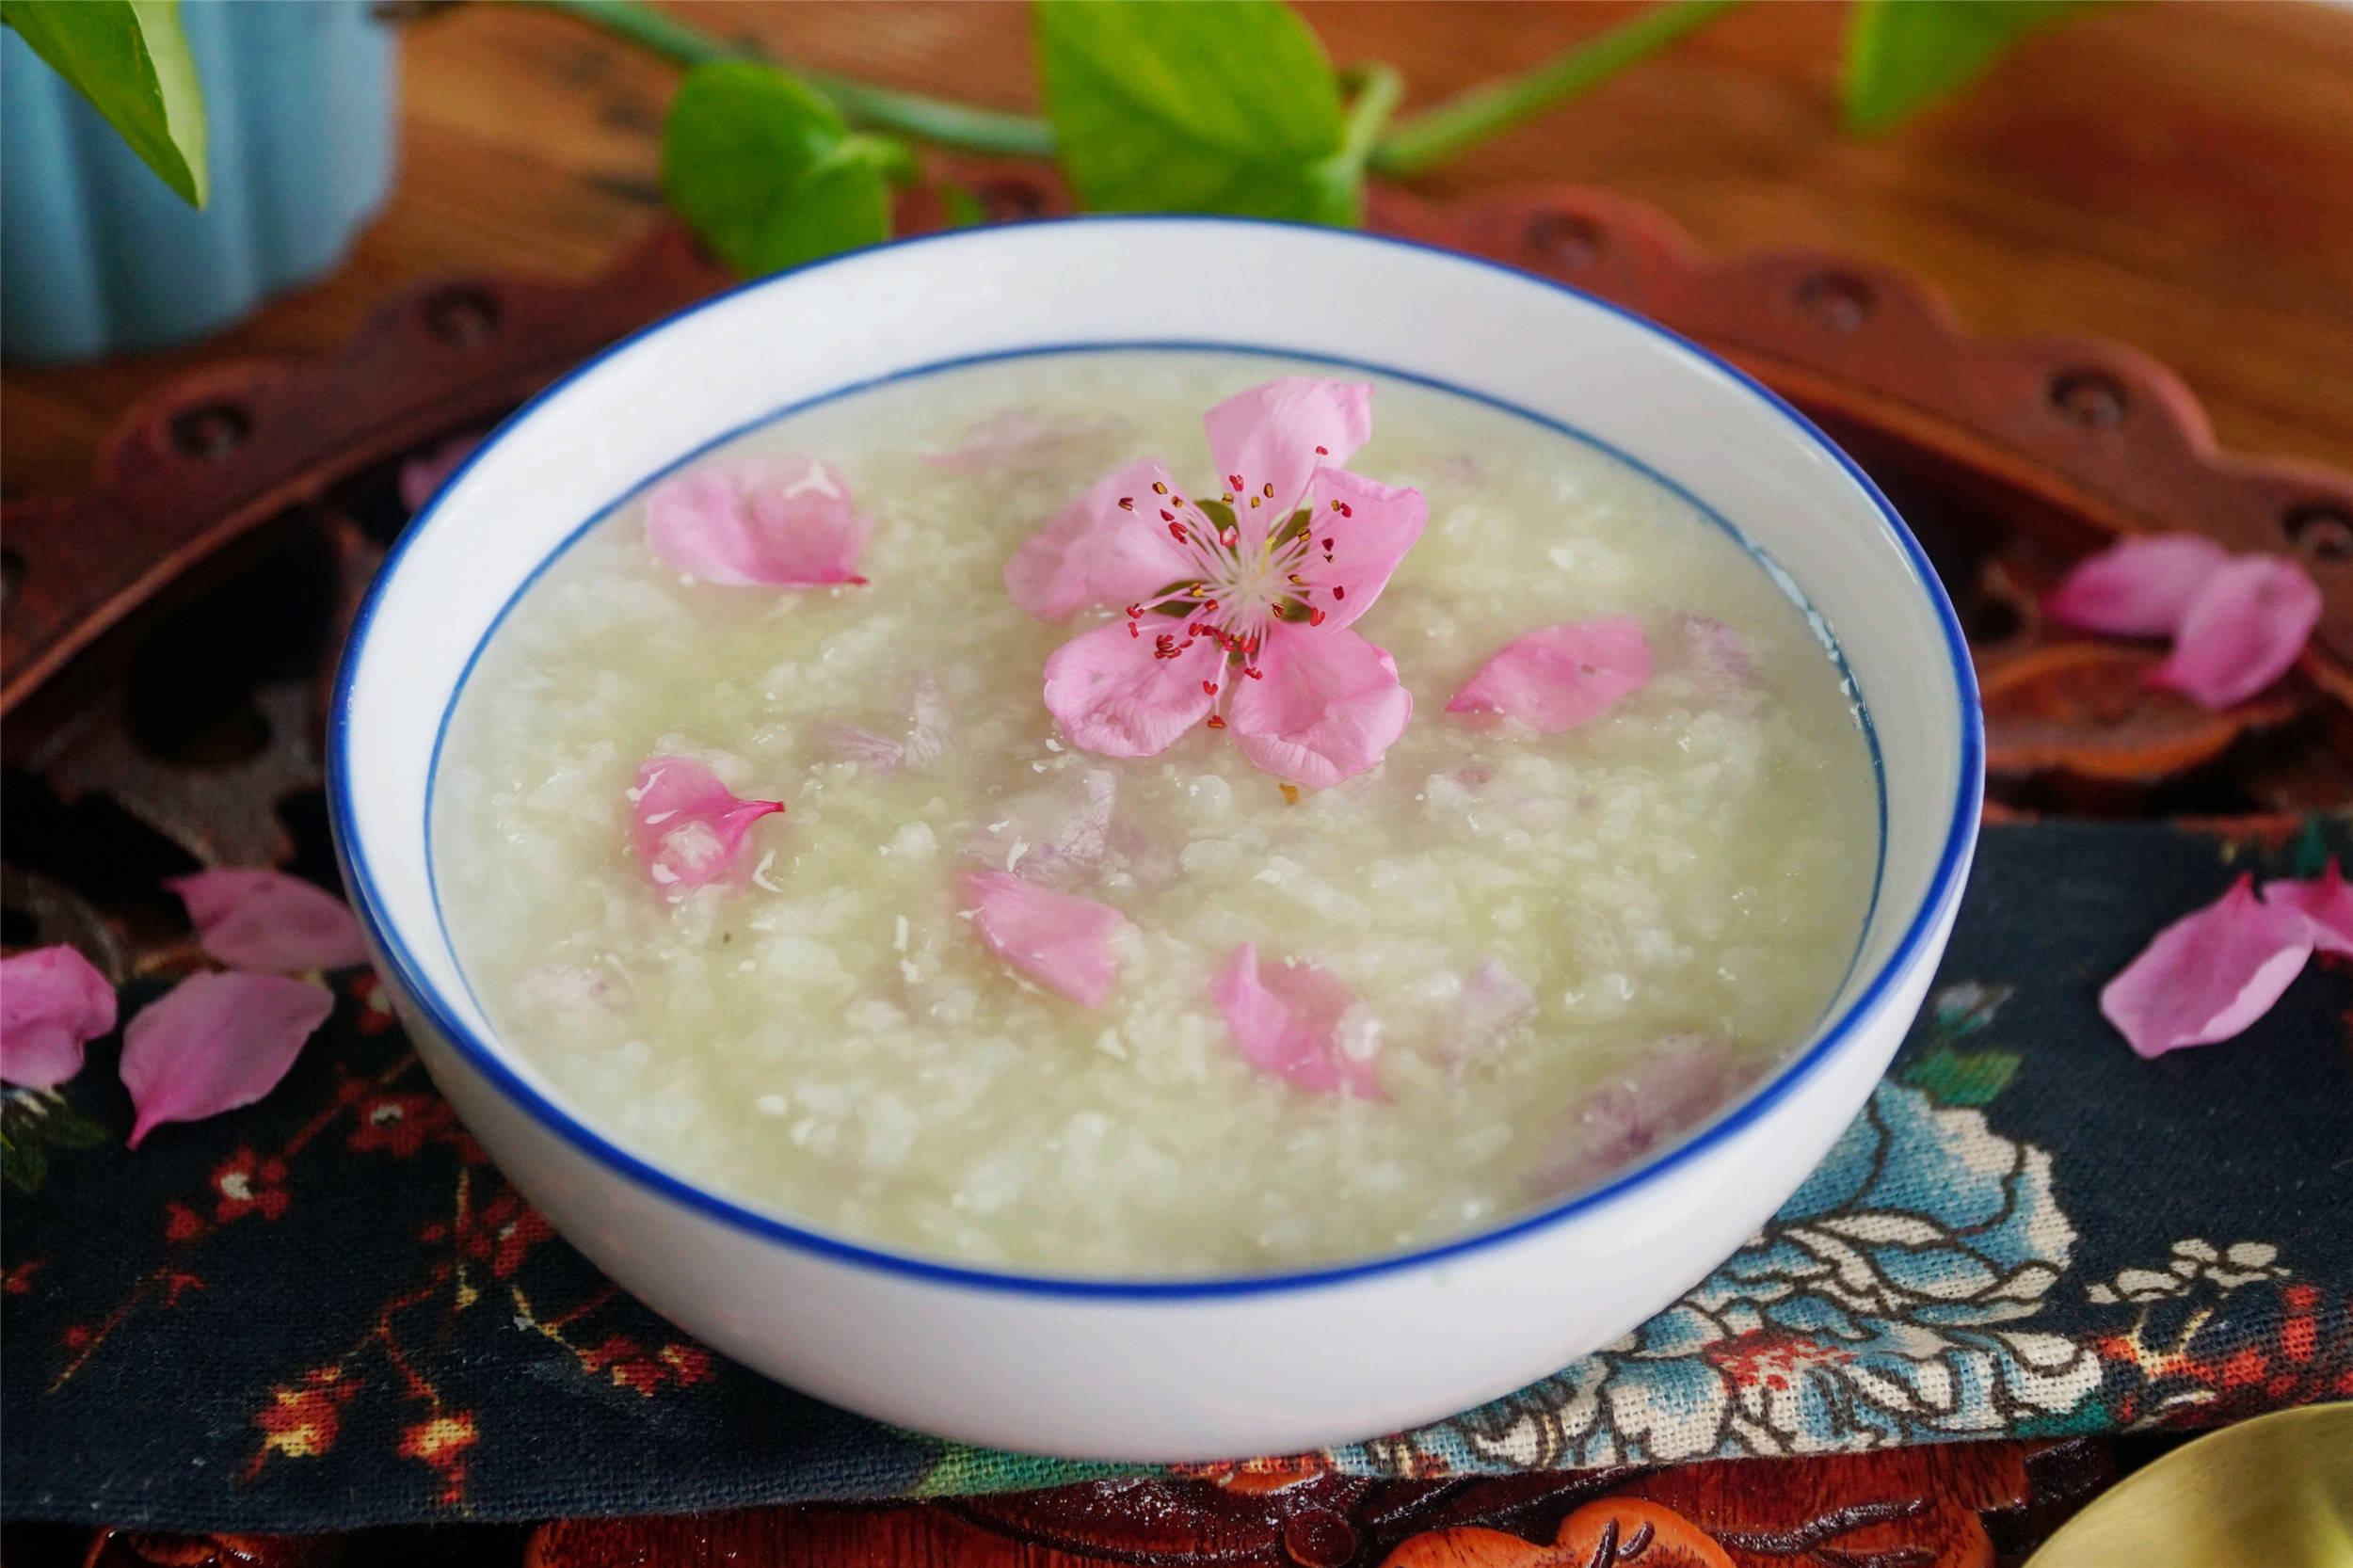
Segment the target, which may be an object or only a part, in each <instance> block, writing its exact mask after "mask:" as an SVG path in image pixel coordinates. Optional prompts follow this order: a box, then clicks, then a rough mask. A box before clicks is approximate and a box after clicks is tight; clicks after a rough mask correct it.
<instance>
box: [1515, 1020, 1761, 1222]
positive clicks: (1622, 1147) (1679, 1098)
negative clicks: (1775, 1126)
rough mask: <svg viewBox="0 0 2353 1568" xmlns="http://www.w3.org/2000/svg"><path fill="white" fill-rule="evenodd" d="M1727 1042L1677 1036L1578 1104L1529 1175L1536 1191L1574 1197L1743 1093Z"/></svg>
mask: <svg viewBox="0 0 2353 1568" xmlns="http://www.w3.org/2000/svg"><path fill="white" fill-rule="evenodd" d="M1735 1087H1737V1074H1736V1073H1735V1072H1734V1071H1733V1067H1732V1063H1731V1059H1730V1057H1729V1056H1728V1055H1727V1054H1726V1052H1725V1050H1724V1048H1723V1045H1722V1043H1721V1042H1720V1041H1717V1040H1713V1039H1710V1038H1708V1037H1707V1036H1705V1035H1702V1034H1671V1035H1668V1036H1667V1037H1666V1038H1665V1039H1662V1040H1659V1041H1657V1043H1656V1044H1655V1045H1653V1046H1652V1047H1651V1048H1650V1049H1649V1051H1648V1052H1647V1053H1646V1054H1645V1056H1644V1057H1643V1059H1642V1060H1641V1062H1640V1063H1639V1064H1636V1065H1635V1067H1634V1068H1633V1069H1632V1071H1630V1072H1629V1073H1628V1074H1627V1075H1626V1076H1625V1077H1623V1078H1621V1079H1619V1080H1616V1081H1615V1082H1612V1083H1607V1084H1604V1085H1603V1086H1602V1087H1601V1088H1599V1089H1596V1090H1594V1091H1593V1093H1592V1094H1590V1095H1587V1096H1585V1097H1584V1098H1583V1099H1581V1100H1579V1101H1578V1102H1577V1105H1576V1106H1575V1107H1574V1108H1573V1109H1572V1110H1571V1112H1570V1113H1569V1118H1568V1120H1567V1121H1566V1122H1565V1123H1564V1124H1563V1125H1562V1126H1561V1128H1560V1130H1558V1131H1557V1132H1555V1133H1554V1134H1553V1136H1552V1139H1551V1141H1550V1142H1549V1143H1548V1144H1546V1145H1545V1151H1544V1153H1543V1154H1542V1155H1541V1156H1540V1157H1539V1158H1538V1160H1537V1162H1536V1165H1535V1168H1534V1169H1533V1170H1532V1171H1530V1172H1529V1187H1530V1188H1531V1189H1532V1190H1534V1191H1538V1192H1545V1193H1562V1192H1571V1191H1573V1190H1575V1189H1577V1188H1578V1187H1582V1186H1584V1185H1585V1184H1586V1183H1588V1182H1591V1181H1593V1180H1595V1179H1596V1178H1598V1177H1600V1176H1607V1175H1608V1174H1609V1173H1610V1172H1611V1171H1614V1170H1616V1169H1618V1168H1619V1167H1620V1166H1622V1165H1625V1164H1626V1163H1627V1162H1628V1161H1630V1160H1634V1159H1636V1158H1637V1157H1639V1156H1641V1155H1642V1154H1644V1153H1646V1152H1648V1151H1649V1150H1650V1149H1651V1148H1652V1147H1653V1146H1654V1145H1656V1144H1659V1143H1660V1142H1662V1141H1664V1140H1666V1139H1669V1138H1672V1137H1673V1136H1674V1135H1675V1134H1676V1133H1678V1132H1681V1131H1683V1130H1684V1129H1685V1128H1689V1127H1690V1126H1691V1125H1692V1124H1693V1123H1695V1122H1697V1121H1699V1120H1700V1118H1702V1117H1703V1116H1705V1115H1706V1114H1707V1113H1708V1112H1710V1111H1713V1110H1714V1109H1715V1108H1716V1107H1717V1106H1718V1105H1720V1104H1721V1103H1722V1102H1723V1100H1724V1097H1725V1096H1727V1095H1729V1094H1730V1093H1731V1092H1732V1090H1733V1089H1734V1088H1735Z"/></svg>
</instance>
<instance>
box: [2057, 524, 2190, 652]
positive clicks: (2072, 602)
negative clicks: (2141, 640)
mask: <svg viewBox="0 0 2353 1568" xmlns="http://www.w3.org/2000/svg"><path fill="white" fill-rule="evenodd" d="M2230 559H2231V552H2229V551H2227V550H2225V549H2223V548H2222V546H2220V545H2218V544H2217V543H2216V542H2215V541H2214V540H2212V539H2210V538H2208V537H2206V536H2204V535H2203V534H2153V535H2148V536H2143V537H2139V538H2131V539H2123V540H2120V541H2119V542H2117V543H2116V544H2114V545H2111V546H2109V547H2108V548H2107V549H2105V550H2104V551H2101V552H2099V553H2098V554H2096V555H2087V556H2085V557H2084V558H2083V559H2082V560H2080V561H2078V562H2076V563H2075V565H2074V566H2073V568H2070V569H2069V571H2068V573H2067V575H2066V576H2065V577H2063V578H2061V579H2060V580H2059V585H2058V588H2057V591H2055V592H2054V593H2052V595H2051V596H2050V597H2049V598H2048V599H2045V600H2043V601H2042V613H2043V614H2044V615H2046V616H2050V617H2051V618H2052V619H2053V620H2055V621H2057V622H2058V623H2059V624H2060V625H2062V626H2072V627H2075V628H2077V629H2078V630H2080V631H2085V632H2106V633H2107V634H2108V635H2110V636H2115V637H2169V636H2171V635H2173V629H2174V628H2175V627H2177V626H2179V625H2181V623H2182V616H2184V615H2185V614H2186V613H2187V612H2188V610H2189V605H2190V600H2194V599H2196V598H2197V597H2198V595H2199V592H2200V590H2201V589H2202V588H2204V587H2205V585H2206V583H2207V581H2208V580H2209V579H2210V578H2212V577H2213V576H2214V574H2215V573H2216V572H2217V571H2219V570H2221V569H2222V568H2223V567H2224V565H2225V564H2227V563H2228V562H2229V561H2230Z"/></svg>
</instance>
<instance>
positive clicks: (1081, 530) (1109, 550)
mask: <svg viewBox="0 0 2353 1568" xmlns="http://www.w3.org/2000/svg"><path fill="white" fill-rule="evenodd" d="M1155 485H1162V486H1169V487H1170V488H1174V484H1173V482H1172V481H1171V480H1170V479H1169V476H1168V469H1167V468H1166V466H1165V465H1163V464H1162V463H1160V461H1159V460H1158V459H1157V458H1154V459H1149V460H1146V461H1144V462H1141V463H1130V464H1129V465H1128V467H1126V468H1124V469H1121V470H1120V471H1119V472H1116V473H1113V474H1112V475H1111V476H1109V477H1108V478H1105V479H1103V480H1101V481H1099V482H1098V483H1096V485H1095V486H1094V488H1091V489H1089V490H1088V491H1087V492H1086V494H1084V495H1082V496H1080V498H1079V499H1078V500H1076V501H1074V502H1072V503H1071V504H1069V505H1067V506H1064V508H1063V509H1062V510H1061V511H1060V512H1057V513H1056V514H1055V515H1054V519H1053V520H1052V521H1050V522H1048V524H1047V525H1046V526H1045V527H1043V528H1041V529H1039V530H1038V531H1037V532H1036V533H1034V534H1032V535H1031V536H1029V537H1028V538H1026V539H1024V540H1022V541H1021V547H1020V548H1019V549H1018V550H1016V551H1015V552H1013V559H1012V560H1010V561H1008V562H1006V563H1005V594H1006V597H1007V598H1009V599H1011V600H1013V602H1014V604H1015V605H1016V607H1017V608H1018V609H1019V610H1020V611H1021V613H1022V614H1023V615H1026V616H1033V617H1035V618H1036V619H1038V620H1061V619H1063V618H1064V616H1068V615H1069V614H1071V612H1073V611H1075V610H1077V609H1079V608H1080V607H1081V606H1083V605H1088V604H1126V603H1128V602H1129V601H1130V600H1138V599H1142V598H1144V597H1145V596H1146V595H1150V594H1153V593H1156V592H1158V591H1159V590H1160V589H1161V588H1164V587H1167V586H1168V585H1169V584H1171V583H1175V582H1177V581H1178V580H1179V579H1181V578H1186V577H1190V576H1192V575H1193V557H1192V556H1190V555H1188V554H1187V553H1186V552H1185V550H1184V547H1183V546H1181V545H1179V544H1178V543H1177V541H1176V539H1175V538H1173V537H1171V536H1170V535H1169V533H1168V528H1167V524H1166V523H1164V522H1163V521H1162V520H1160V509H1159V508H1157V507H1155V506H1153V505H1152V504H1151V503H1152V501H1153V499H1154V494H1153V489H1152V487H1153V486H1155ZM1123 500H1124V501H1131V502H1134V503H1135V506H1134V509H1133V510H1129V509H1128V508H1125V507H1122V506H1121V505H1120V502H1122V501H1123Z"/></svg>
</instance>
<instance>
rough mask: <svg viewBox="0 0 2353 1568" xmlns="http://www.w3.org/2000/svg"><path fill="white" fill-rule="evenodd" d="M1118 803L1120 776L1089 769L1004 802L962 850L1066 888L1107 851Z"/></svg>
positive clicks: (977, 827)
mask: <svg viewBox="0 0 2353 1568" xmlns="http://www.w3.org/2000/svg"><path fill="white" fill-rule="evenodd" d="M1118 801H1119V776H1118V775H1116V774H1114V773H1112V771H1111V770H1110V769H1108V768H1089V769H1087V770H1086V771H1085V772H1084V773H1082V774H1080V775H1079V776H1076V777H1069V776H1064V777H1062V778H1058V779H1056V780H1055V781H1054V782H1053V783H1051V784H1046V785H1041V786H1040V787H1039V788H1037V789H1034V790H1026V791H1023V792H1021V793H1020V794H1017V795H1016V796H1014V797H1013V798H1012V799H1010V800H1008V801H1006V802H1005V803H1004V805H1003V806H1002V807H1001V808H999V809H998V810H997V811H996V812H995V813H994V814H993V815H991V816H990V817H989V819H988V820H987V821H985V822H983V823H980V824H975V826H974V828H973V831H972V833H971V834H970V835H969V836H968V839H967V840H966V848H968V850H970V851H971V853H972V854H974V855H976V856H979V857H980V858H982V859H984V860H985V861H987V862H989V863H990V864H991V865H992V866H995V867H998V868H1000V869H1001V870H1004V871H1008V872H1012V873H1013V874H1014V875H1016V876H1018V877H1022V878H1024V879H1026V880H1028V881H1031V882H1038V883H1043V884H1045V885H1046V886H1047V887H1049V888H1067V887H1069V886H1070V885H1072V884H1073V883H1075V882H1077V881H1079V880H1080V878H1081V877H1083V876H1084V875H1085V874H1086V873H1087V872H1089V871H1091V870H1092V869H1093V868H1094V867H1095V866H1096V863H1097V862H1099V861H1100V860H1101V859H1102V858H1103V856H1104V853H1105V852H1106V851H1107V850H1108V849H1109V848H1110V846H1111V827H1112V810H1113V808H1115V807H1116V806H1117V804H1118Z"/></svg>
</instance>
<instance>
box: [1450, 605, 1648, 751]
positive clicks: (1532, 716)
mask: <svg viewBox="0 0 2353 1568" xmlns="http://www.w3.org/2000/svg"><path fill="white" fill-rule="evenodd" d="M1650 675H1651V651H1650V639H1649V638H1648V637H1646V636H1644V635H1643V634H1642V623H1641V621H1639V620H1637V619H1635V618H1634V617H1633V616H1609V617H1608V618H1607V619H1604V620H1587V621H1572V622H1569V623H1567V624H1565V625H1561V626H1547V627H1544V628H1541V629H1539V630H1537V631H1534V632H1529V633H1527V634H1526V635H1525V636H1521V637H1515V638H1513V640H1512V641H1511V642H1510V643H1509V644H1507V645H1506V646H1505V647H1504V648H1503V650H1502V651H1501V652H1500V653H1497V655H1496V656H1495V657H1494V658H1492V659H1490V660H1488V661H1487V662H1486V663H1485V664H1481V665H1480V666H1479V670H1478V673H1477V674H1475V675H1473V676H1472V677H1471V678H1470V679H1469V680H1466V681H1465V682H1464V683H1463V687H1462V689H1461V690H1460V691H1458V692H1456V693H1455V694H1454V697H1453V700H1451V701H1449V703H1448V704H1447V705H1446V711H1447V712H1449V713H1471V712H1483V713H1503V714H1506V715H1508V716H1510V717H1512V718H1515V719H1518V720H1519V721H1520V722H1521V723H1523V724H1526V725H1528V726H1529V728H1533V729H1536V730H1539V731H1542V732H1545V733H1551V732H1553V731H1556V730H1561V729H1574V728H1577V726H1578V725H1580V724H1583V723H1585V722H1587V721H1588V720H1590V719H1593V718H1597V717H1599V716H1600V715H1601V714H1602V713H1604V712H1608V710H1609V707H1610V706H1611V705H1612V704H1613V703H1615V702H1617V700H1618V699H1619V698H1621V697H1623V696H1627V695H1628V694H1630V693H1632V692H1636V691H1639V690H1641V687H1642V685H1643V683H1644V682H1646V681H1648V680H1650Z"/></svg>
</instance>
